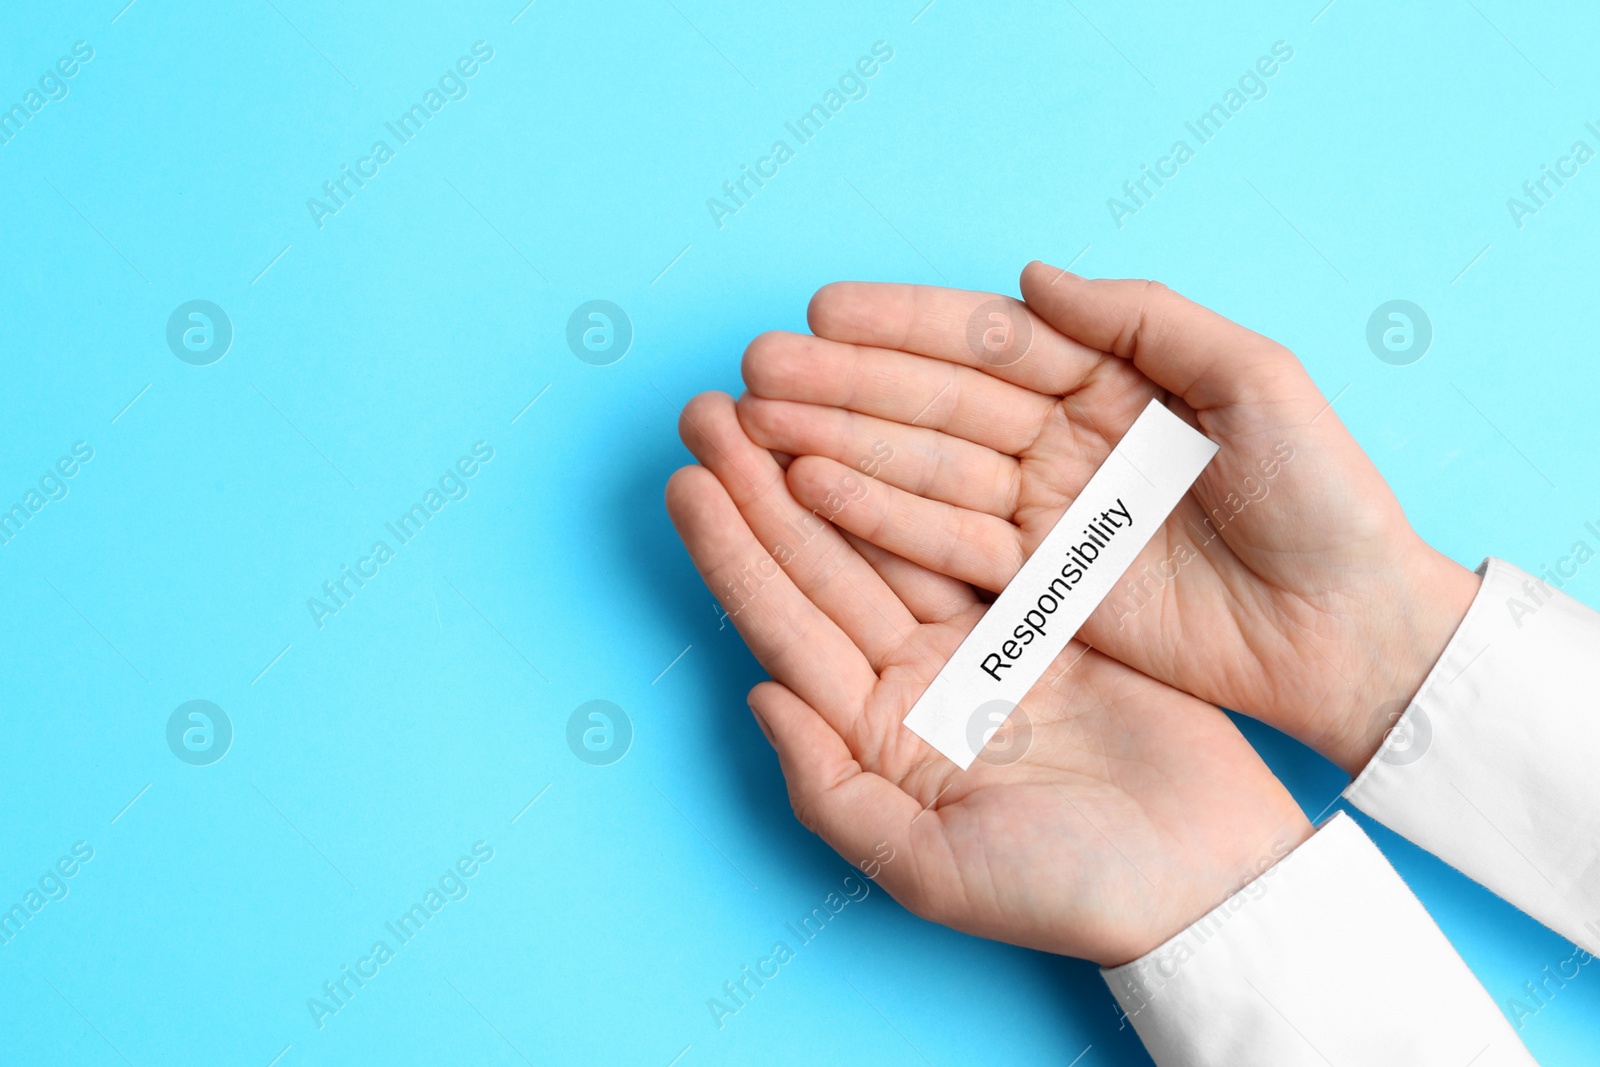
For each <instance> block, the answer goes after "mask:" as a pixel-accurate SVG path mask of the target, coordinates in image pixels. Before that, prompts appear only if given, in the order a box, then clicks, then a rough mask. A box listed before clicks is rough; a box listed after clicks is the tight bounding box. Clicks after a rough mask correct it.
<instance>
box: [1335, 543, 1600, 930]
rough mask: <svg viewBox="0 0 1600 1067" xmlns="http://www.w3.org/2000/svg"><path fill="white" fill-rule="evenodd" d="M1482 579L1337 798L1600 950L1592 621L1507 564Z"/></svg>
mask: <svg viewBox="0 0 1600 1067" xmlns="http://www.w3.org/2000/svg"><path fill="white" fill-rule="evenodd" d="M1585 547H1587V546H1585ZM1479 573H1480V574H1482V575H1483V584H1482V586H1481V587H1480V588H1479V590H1478V595H1477V598H1476V599H1475V600H1474V601H1473V602H1472V607H1471V608H1470V609H1469V610H1468V611H1467V615H1466V618H1465V619H1463V620H1462V623H1461V626H1460V628H1459V629H1458V630H1457V631H1456V634H1455V636H1454V637H1453V638H1451V640H1450V644H1449V645H1448V646H1446V648H1445V650H1444V654H1443V656H1441V657H1440V659H1439V662H1438V663H1437V664H1435V665H1434V668H1433V670H1432V672H1430V673H1429V675H1428V677H1427V679H1426V680H1425V681H1424V682H1423V684H1422V689H1421V690H1420V691H1419V692H1418V693H1417V696H1416V698H1415V699H1414V700H1413V701H1412V702H1411V706H1410V707H1409V708H1407V709H1406V712H1405V714H1404V715H1403V716H1402V717H1401V718H1400V720H1399V721H1398V722H1397V723H1396V725H1395V728H1394V730H1393V731H1391V732H1390V734H1389V737H1388V738H1387V739H1386V740H1385V742H1384V744H1383V746H1382V747H1381V748H1380V749H1379V750H1378V754H1377V755H1376V756H1374V757H1373V759H1372V762H1371V763H1369V764H1368V765H1367V766H1366V768H1365V769H1364V770H1363V771H1362V772H1361V774H1360V776H1359V777H1357V778H1356V780H1355V781H1354V782H1352V783H1351V784H1350V787H1349V788H1348V789H1346V790H1345V794H1344V795H1345V797H1346V798H1348V799H1349V800H1350V802H1351V803H1352V804H1354V805H1355V806H1356V807H1358V808H1360V809H1361V810H1362V811H1364V812H1366V813H1367V814H1368V815H1370V816H1372V817H1373V818H1375V819H1377V820H1379V821H1381V822H1382V823H1384V824H1385V825H1386V826H1388V827H1390V828H1391V829H1393V830H1395V831H1396V832H1398V833H1400V834H1403V835H1404V836H1406V837H1407V838H1409V839H1410V840H1412V841H1414V842H1416V843H1417V844H1418V845H1421V846H1422V847H1423V848H1425V849H1427V850H1428V851H1429V852H1432V853H1433V854H1434V855H1436V856H1438V857H1439V858H1440V859H1442V860H1444V861H1445V862H1446V863H1449V864H1451V865H1452V866H1454V867H1455V868H1457V869H1458V870H1460V871H1461V872H1462V873H1463V874H1465V875H1467V876H1468V877H1469V878H1471V879H1473V880H1474V881H1476V882H1479V883H1481V884H1483V885H1484V886H1485V887H1487V888H1489V889H1491V890H1493V891H1494V892H1495V893H1497V894H1499V895H1500V896H1502V897H1504V898H1505V899H1506V900H1508V901H1510V902H1511V903H1512V904H1515V905H1516V906H1517V907H1519V908H1521V909H1522V910H1523V911H1525V912H1527V913H1528V914H1529V915H1532V916H1533V917H1534V918H1536V919H1538V920H1539V921H1540V922H1542V923H1544V924H1545V925H1547V926H1549V927H1550V928H1551V929H1552V930H1555V931H1556V932H1557V933H1559V934H1561V935H1563V936H1564V937H1568V938H1570V939H1572V940H1573V941H1574V942H1575V943H1577V944H1578V945H1579V946H1581V947H1582V948H1584V949H1586V950H1587V951H1589V952H1591V953H1600V614H1596V613H1595V612H1594V611H1592V610H1590V609H1589V608H1587V607H1585V606H1583V605H1582V604H1580V603H1578V602H1577V601H1576V600H1573V599H1572V598H1571V597H1568V596H1566V595H1565V594H1563V593H1561V592H1559V591H1557V590H1555V589H1552V588H1551V587H1550V586H1549V585H1547V584H1545V583H1544V582H1541V581H1539V580H1538V579H1535V578H1532V577H1530V576H1529V575H1528V574H1526V573H1525V572H1523V571H1520V570H1518V569H1517V568H1516V567H1513V566H1512V565H1511V564H1509V563H1506V562H1504V561H1502V560H1498V559H1488V560H1485V561H1484V564H1483V566H1482V567H1480V568H1479ZM1556 580H1559V579H1556Z"/></svg>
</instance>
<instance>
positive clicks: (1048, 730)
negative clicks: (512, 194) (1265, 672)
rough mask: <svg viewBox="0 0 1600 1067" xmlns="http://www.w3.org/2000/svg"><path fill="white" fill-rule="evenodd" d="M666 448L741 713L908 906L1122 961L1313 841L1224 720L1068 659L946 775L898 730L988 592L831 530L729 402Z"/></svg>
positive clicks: (1146, 685)
mask: <svg viewBox="0 0 1600 1067" xmlns="http://www.w3.org/2000/svg"><path fill="white" fill-rule="evenodd" d="M680 433H681V435H682V437H683V440H684V442H685V444H687V445H688V447H689V449H690V451H691V452H693V454H694V455H695V457H696V459H698V460H699V465H696V466H690V467H685V468H683V469H682V470H679V471H678V472H676V473H675V474H674V475H673V476H672V478H671V480H670V481H669V483H668V485H667V494H666V496H667V508H668V511H669V513H670V514H671V516H672V521H673V523H674V524H675V526H676V527H677V530H678V532H679V534H680V536H681V537H682V538H683V540H684V543H685V545H686V546H687V547H688V549H689V553H690V555H691V556H692V558H693V560H694V563H695V566H696V567H697V568H698V569H699V571H700V573H701V575H702V576H703V577H704V579H705V581H706V584H707V586H708V587H709V588H710V589H711V590H712V592H713V593H714V594H715V595H716V596H717V597H718V599H719V600H720V601H721V602H722V604H723V607H724V609H725V610H726V611H727V612H728V613H729V616H730V617H731V619H732V620H733V623H734V625H735V626H736V627H737V628H738V630H739V632H740V634H741V635H742V636H743V637H744V639H745V641H746V642H747V643H748V644H749V646H750V648H751V650H752V651H753V652H754V654H755V656H756V658H757V659H758V660H759V661H760V662H761V663H762V665H763V666H764V667H765V668H766V669H767V671H768V672H769V673H770V674H771V676H772V679H773V680H772V681H768V682H763V683H762V684H760V685H758V686H756V687H755V688H754V689H753V690H751V692H750V698H749V699H750V706H751V709H752V711H753V712H754V713H755V716H756V719H757V721H758V723H759V724H760V726H761V729H762V731H763V733H764V734H765V735H766V736H767V738H768V739H769V740H770V741H771V742H772V745H773V747H774V748H775V749H776V751H777V754H778V759H779V762H780V764H781V766H782V769H783V773H784V777H785V779H786V780H787V783H788V788H789V795H790V799H791V802H792V804H793V806H794V810H795V814H796V815H797V816H798V817H799V819H800V821H801V822H802V823H804V824H805V825H806V826H807V827H808V828H810V829H811V830H812V831H814V832H815V833H817V834H819V835H820V836H821V837H822V838H823V839H824V840H826V841H827V842H828V843H829V844H830V845H832V846H833V847H834V848H835V849H837V850H838V851H839V852H840V854H841V855H843V856H844V857H845V858H846V859H847V860H849V861H851V862H854V863H859V864H861V865H862V867H863V869H865V870H873V871H875V877H876V879H877V881H878V882H879V883H880V884H881V885H882V886H883V887H884V888H885V889H887V890H888V891H889V892H890V893H891V894H892V895H893V896H895V897H896V899H898V900H899V901H900V902H901V903H903V904H904V905H905V906H906V907H908V908H909V909H910V910H912V911H913V912H916V913H917V914H919V915H922V916H924V917H925V918H929V919H932V920H934V921H937V922H942V923H945V924H947V925H950V926H953V927H955V928H957V929H960V930H964V931H967V932H969V933H973V934H978V935H980V936H984V937H990V938H995V939H998V940H1003V941H1009V942H1012V943H1015V944H1020V945H1027V946H1030V947H1034V948H1039V949H1043V950H1047V951H1052V952H1058V953H1063V954H1068V955H1073V956H1082V957H1085V958H1087V959H1091V960H1094V961H1096V962H1099V963H1101V964H1102V965H1107V966H1112V965H1117V964H1121V963H1124V962H1127V961H1129V960H1132V959H1135V958H1137V957H1139V956H1141V955H1144V954H1145V953H1147V952H1149V951H1151V950H1152V949H1154V948H1156V947H1158V946H1159V945H1160V944H1161V943H1162V942H1164V941H1165V940H1167V939H1168V938H1170V937H1171V936H1173V935H1174V934H1176V933H1178V932H1180V931H1181V930H1182V929H1184V928H1185V927H1187V926H1188V925H1190V924H1191V923H1192V922H1193V921H1194V920H1195V919H1197V918H1199V917H1200V916H1202V915H1204V914H1205V913H1206V912H1207V911H1208V910H1210V909H1211V908H1213V907H1215V906H1216V905H1218V904H1220V903H1221V902H1222V901H1224V900H1225V899H1226V898H1227V897H1228V895H1229V894H1231V893H1232V892H1234V891H1236V890H1238V889H1240V888H1241V887H1243V886H1244V885H1245V884H1247V883H1248V882H1249V881H1251V880H1252V879H1253V878H1255V877H1256V876H1257V875H1259V874H1260V873H1261V872H1262V871H1264V870H1265V869H1266V868H1267V867H1269V866H1270V865H1271V864H1272V863H1273V862H1275V861H1276V860H1277V859H1279V858H1281V857H1282V856H1284V855H1286V854H1287V853H1288V852H1289V851H1291V850H1293V848H1294V847H1295V846H1297V845H1299V844H1300V843H1301V842H1303V841H1304V840H1305V839H1306V838H1307V837H1309V836H1310V834H1311V826H1310V824H1309V823H1308V822H1307V820H1306V818H1305V815H1304V814H1303V813H1302V812H1301V810H1300V808H1299V807H1298V805H1296V803H1295V802H1294V800H1293V798H1292V797H1290V796H1289V794H1288V792H1287V791H1286V790H1285V789H1284V788H1283V786H1282V785H1281V784H1280V783H1279V782H1278V781H1277V779H1276V778H1274V777H1273V775H1272V774H1271V772H1270V771H1269V770H1268V769H1267V768H1266V766H1265V765H1264V764H1263V763H1262V762H1261V760H1260V758H1259V757H1258V756H1257V755H1256V753H1255V751H1254V750H1253V749H1252V748H1251V747H1250V745H1249V744H1248V743H1247V742H1246V741H1245V740H1244V738H1243V737H1242V736H1241V735H1240V734H1239V732H1238V730H1237V729H1236V728H1235V727H1234V726H1233V724H1232V723H1231V722H1230V721H1229V720H1228V719H1227V717H1226V716H1225V715H1223V714H1222V713H1221V712H1220V711H1218V710H1217V708H1215V707H1213V706H1211V705H1208V704H1206V703H1204V702H1202V701H1200V700H1197V699H1195V698H1194V697H1191V696H1188V695H1186V694H1184V693H1181V692H1179V691H1177V690H1175V689H1173V688H1171V687H1169V686H1166V685H1163V684H1162V683H1160V682H1157V681H1154V680H1152V679H1151V678H1149V677H1147V676H1145V675H1143V674H1140V673H1139V672H1138V671H1135V670H1133V669H1131V668H1129V667H1127V666H1126V665H1124V664H1122V663H1119V662H1117V661H1116V660H1114V659H1112V658H1110V657H1108V656H1106V655H1103V654H1102V653H1100V652H1097V651H1094V650H1092V649H1089V648H1087V647H1086V646H1084V645H1081V644H1078V643H1076V642H1074V643H1073V644H1072V645H1070V646H1069V647H1068V648H1067V649H1066V650H1065V651H1064V652H1063V653H1062V655H1061V656H1060V657H1058V659H1057V660H1056V662H1055V663H1054V664H1052V666H1051V668H1050V670H1049V671H1047V673H1046V675H1045V677H1044V678H1043V679H1042V680H1041V682H1040V683H1039V684H1038V685H1037V686H1035V687H1034V689H1033V690H1032V691H1031V692H1030V693H1029V694H1028V695H1027V697H1026V698H1025V699H1024V700H1023V702H1022V704H1021V705H1020V706H1019V710H1018V711H1016V712H1013V713H1012V716H1011V718H1010V719H1009V720H1008V722H1007V726H1006V728H1005V729H1004V730H1002V731H1001V732H1000V733H999V734H997V735H996V737H995V738H994V739H991V741H990V743H989V746H988V747H987V748H986V749H985V751H984V753H983V755H982V756H980V759H979V761H978V762H976V763H974V764H973V765H972V767H971V768H969V769H968V770H966V771H961V770H958V769H957V768H956V767H955V765H954V764H952V763H950V762H949V761H948V760H946V759H945V758H944V757H943V756H941V755H939V754H938V753H937V752H935V751H934V750H933V749H931V748H929V747H928V746H927V745H926V744H925V743H923V742H922V741H921V740H920V739H919V738H917V737H916V736H915V735H914V734H912V733H911V732H910V731H908V730H906V729H904V728H903V727H902V726H901V725H900V722H901V719H902V718H903V717H904V716H905V713H906V712H907V711H908V710H909V709H910V707H911V705H912V704H913V703H914V702H915V700H916V698H917V697H918V696H919V695H920V694H921V692H922V691H923V689H924V688H926V686H927V684H928V683H929V682H930V681H931V680H932V679H933V677H934V676H935V674H936V673H937V672H938V669H939V667H940V666H942V665H943V663H944V662H945V661H946V660H947V659H948V658H949V656H950V654H951V653H952V652H953V651H954V650H955V648H956V646H957V645H958V644H959V643H960V642H961V640H962V638H963V637H965V635H966V634H967V633H968V632H969V631H970V630H971V629H972V627H973V626H974V625H975V623H976V622H977V620H978V619H979V618H980V617H981V616H982V614H983V611H984V608H985V606H986V602H985V599H984V598H983V596H982V595H981V594H980V591H978V590H976V589H974V588H973V587H972V586H970V585H968V584H966V583H964V582H961V581H959V580H957V579H955V578H951V577H949V576H947V575H943V574H938V573H935V572H934V571H932V570H929V569H926V568H924V567H922V566H919V565H917V564H915V563H912V562H909V561H908V560H906V559H904V558H902V557H899V556H896V555H892V554H890V553H888V552H886V551H884V550H882V549H879V548H876V547H875V546H873V545H871V544H868V543H866V542H864V541H862V540H859V539H856V538H852V537H849V536H847V535H845V534H842V533H841V532H840V531H839V529H837V528H836V527H835V526H834V525H833V524H832V523H830V522H828V521H825V520H826V519H827V518H829V517H830V516H831V517H834V518H835V519H837V518H838V516H839V514H840V512H839V509H840V508H843V510H846V511H847V510H849V508H851V507H854V506H855V504H854V503H849V504H846V503H845V502H844V500H843V498H840V499H835V500H833V501H829V502H825V503H824V504H823V505H822V507H821V508H819V509H818V510H817V512H816V513H814V512H813V511H812V510H811V509H808V508H807V507H804V506H802V505H801V504H800V503H798V502H797V501H796V499H795V497H794V495H793V493H792V492H791V490H790V487H789V481H788V479H787V478H786V473H785V470H784V467H783V459H784V458H785V457H782V456H775V455H774V454H773V452H772V451H770V450H769V449H768V448H765V447H762V446H760V445H758V444H756V443H755V442H753V441H752V440H751V439H750V437H749V435H748V434H747V433H746V431H745V429H744V427H743V426H741V424H740V418H739V413H738V412H737V411H736V408H735V405H734V401H733V400H732V399H731V398H729V397H728V396H726V395H724V394H719V393H707V394H704V395H702V396H699V397H696V398H695V399H694V400H692V401H691V402H690V403H689V404H688V405H687V406H686V407H685V409H684V413H683V418H682V421H681V423H680ZM790 471H791V473H792V471H793V466H791V468H790ZM818 514H820V516H821V517H820V518H819V517H818ZM1024 720H1025V721H1026V722H1027V723H1028V724H1029V725H1028V727H1027V728H1026V729H1020V730H1019V729H1017V726H1018V724H1019V723H1021V722H1023V721H1024ZM890 850H892V852H891V851H890ZM888 856H892V858H887V859H885V857H888ZM874 859H876V860H878V861H879V864H881V865H879V864H873V863H871V861H873V860H874Z"/></svg>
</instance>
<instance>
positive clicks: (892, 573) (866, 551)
mask: <svg viewBox="0 0 1600 1067" xmlns="http://www.w3.org/2000/svg"><path fill="white" fill-rule="evenodd" d="M844 537H845V540H846V541H849V542H850V546H851V547H852V548H854V549H855V550H856V551H857V552H859V553H861V558H862V559H864V560H866V561H867V562H868V563H870V564H871V565H872V569H873V570H875V571H877V572H878V574H879V576H881V577H882V578H883V580H884V581H885V582H886V583H887V584H888V586H889V588H890V589H893V590H894V593H895V596H897V597H899V598H900V599H901V600H902V601H904V603H905V605H906V607H907V608H909V609H910V611H911V614H913V615H915V616H916V617H917V621H918V622H925V623H939V622H949V621H950V620H951V619H953V618H955V617H956V616H958V615H960V614H962V613H963V612H965V611H968V610H969V609H971V608H973V607H975V606H977V605H978V604H980V603H982V601H980V600H979V599H978V594H977V593H976V591H974V590H973V588H972V586H970V585H968V584H967V583H966V582H962V581H957V580H956V579H954V578H951V577H949V576H948V575H944V574H940V573H938V572H937V571H931V570H929V569H928V568H926V567H924V566H922V565H921V564H918V563H912V562H911V561H910V560H908V559H906V558H905V557H904V556H897V555H895V554H894V553H893V552H889V551H887V550H885V549H882V548H879V547H878V546H877V545H875V544H873V543H872V542H871V541H868V540H865V539H864V538H861V537H857V536H856V535H855V534H853V533H846V534H845V535H844ZM935 669H937V667H936V668H935Z"/></svg>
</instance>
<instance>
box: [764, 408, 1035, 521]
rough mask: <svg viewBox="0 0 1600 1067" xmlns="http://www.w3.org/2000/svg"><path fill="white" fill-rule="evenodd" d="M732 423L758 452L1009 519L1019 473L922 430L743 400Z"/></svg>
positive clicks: (975, 448)
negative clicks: (830, 466) (833, 467)
mask: <svg viewBox="0 0 1600 1067" xmlns="http://www.w3.org/2000/svg"><path fill="white" fill-rule="evenodd" d="M737 407H738V411H739V422H740V424H741V425H743V426H744V428H745V432H747V433H748V434H749V435H750V439H751V440H752V441H754V442H755V443H756V444H758V445H761V446H762V447H763V448H770V449H775V450H781V451H783V452H786V453H789V454H790V455H795V456H798V455H813V456H826V457H827V458H829V459H832V460H837V461H838V462H840V463H842V464H844V465H846V466H850V467H854V468H856V469H857V470H859V471H862V472H864V473H866V474H869V475H871V476H872V477H874V478H877V479H878V480H880V481H884V482H888V483H889V484H890V485H894V486H898V487H900V488H901V489H905V490H907V491H908V492H912V493H916V494H917V495H918V496H926V497H930V498H932V499H934V500H943V501H944V502H945V503H947V504H955V505H957V506H959V507H964V508H971V509H973V510H974V511H985V512H988V513H989V514H991V515H999V516H1001V517H1003V518H1004V517H1010V516H1011V515H1012V514H1013V513H1014V512H1015V511H1016V508H1017V493H1018V491H1019V489H1020V487H1021V484H1022V467H1021V465H1020V464H1019V463H1018V462H1017V461H1016V460H1015V459H1013V458H1012V457H1011V456H1005V455H1001V454H1000V453H999V452H996V451H995V450H994V449H992V448H985V447H984V446H983V445H976V444H973V443H972V442H971V441H966V440H963V439H961V438H959V437H952V436H950V435H949V434H946V433H940V432H939V431H938V430H930V429H928V428H926V427H923V426H906V425H904V424H902V423H898V422H890V421H889V420H887V419H879V418H875V417H873V416H871V415H862V414H859V413H857V412H854V411H847V410H845V409H844V408H833V407H824V406H822V405H820V404H797V403H795V402H793V401H790V400H765V399H763V398H761V397H758V396H753V395H751V394H749V393H746V394H745V395H744V396H742V397H740V398H739V402H738V405H737Z"/></svg>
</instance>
